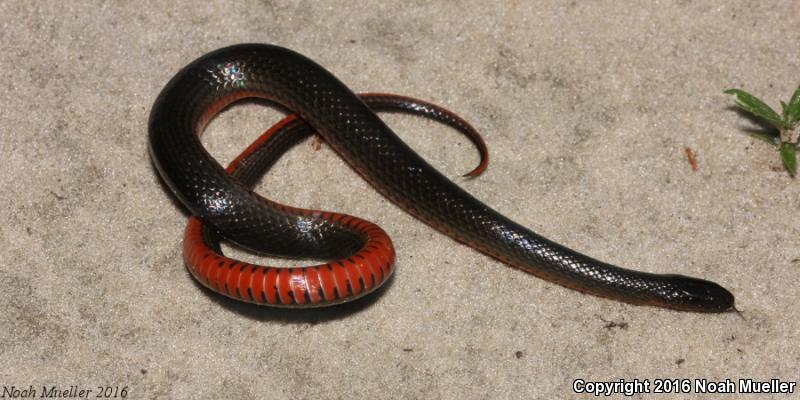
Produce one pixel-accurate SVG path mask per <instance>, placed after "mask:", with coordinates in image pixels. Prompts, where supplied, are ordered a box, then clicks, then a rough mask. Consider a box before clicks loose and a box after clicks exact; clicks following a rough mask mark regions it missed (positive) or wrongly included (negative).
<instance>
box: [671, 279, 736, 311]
mask: <svg viewBox="0 0 800 400" xmlns="http://www.w3.org/2000/svg"><path fill="white" fill-rule="evenodd" d="M669 283H670V286H669V289H668V290H667V291H666V293H665V300H666V301H667V303H669V305H670V307H671V308H674V309H676V310H681V311H693V312H725V311H730V310H732V309H733V305H734V298H733V294H731V292H729V291H728V290H727V289H725V288H723V287H722V286H720V285H717V284H716V283H714V282H710V281H707V280H704V279H697V278H691V277H688V276H683V275H671V276H670V277H669Z"/></svg>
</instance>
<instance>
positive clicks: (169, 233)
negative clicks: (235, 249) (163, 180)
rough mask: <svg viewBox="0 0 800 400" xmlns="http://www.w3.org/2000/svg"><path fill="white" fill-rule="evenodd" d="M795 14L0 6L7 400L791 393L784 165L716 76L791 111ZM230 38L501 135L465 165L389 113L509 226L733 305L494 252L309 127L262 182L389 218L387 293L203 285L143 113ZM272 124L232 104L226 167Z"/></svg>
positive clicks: (799, 269) (756, 10)
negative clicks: (614, 387)
mask: <svg viewBox="0 0 800 400" xmlns="http://www.w3.org/2000/svg"><path fill="white" fill-rule="evenodd" d="M495 3H496V4H495ZM799 23H800V8H798V7H795V6H790V5H789V3H787V2H761V3H759V4H758V5H757V6H756V5H752V3H750V2H745V1H724V2H722V1H720V2H687V1H681V2H677V1H676V2H649V3H641V2H611V1H609V2H588V1H587V2H571V3H565V2H559V1H555V2H477V1H476V2H466V1H465V2H461V1H443V2H434V3H429V2H424V1H413V2H392V3H391V4H390V3H389V2H371V3H362V2H359V3H358V4H355V2H346V1H338V2H310V1H299V2H294V3H280V2H271V1H261V2H223V1H218V2H186V1H176V2H166V4H164V2H150V3H140V2H116V3H102V2H88V1H87V2H56V1H52V2H28V1H3V2H0V24H2V30H0V71H2V73H0V86H1V87H3V88H4V90H2V91H0V104H2V107H0V154H2V157H1V158H0V168H2V171H3V173H2V174H0V203H1V204H3V207H0V220H2V221H3V223H2V225H0V241H2V250H0V282H1V283H0V288H2V290H0V315H2V316H3V317H2V319H3V321H4V322H3V329H0V355H1V356H2V360H3V361H2V364H0V365H2V366H1V367H0V382H1V384H2V385H3V387H2V388H0V389H3V390H6V389H8V390H12V386H13V388H14V390H27V389H28V388H29V387H32V388H33V390H35V391H36V392H37V393H36V395H37V396H41V394H42V391H43V390H49V388H51V387H53V386H55V387H56V388H57V389H58V390H67V391H68V392H69V391H70V390H72V389H71V386H74V387H75V391H74V392H69V393H74V394H75V396H78V394H79V391H80V390H92V392H91V396H92V397H93V396H94V395H96V394H97V391H98V390H99V389H103V388H106V387H110V388H112V389H114V388H116V389H117V390H118V392H117V393H120V392H119V391H121V390H122V389H123V388H127V390H126V395H127V397H128V398H136V399H139V398H142V399H188V398H191V399H218V398H237V399H262V398H264V399H289V398H291V399H348V398H379V399H380V398H396V399H420V398H425V399H487V398H497V399H538V398H543V399H544V398H593V397H594V396H592V395H586V394H576V393H574V392H573V383H574V382H575V381H576V380H578V379H582V380H585V381H619V380H620V379H624V380H626V381H633V380H634V379H638V380H640V381H643V382H644V381H646V382H648V383H650V385H651V386H650V390H651V391H653V390H654V385H655V383H656V379H658V378H669V379H672V378H684V379H688V380H689V382H690V383H692V385H694V383H696V381H695V380H699V379H707V380H713V381H723V380H725V379H731V380H732V381H734V382H736V384H737V385H738V379H740V378H752V379H758V380H768V379H770V378H778V379H782V380H783V381H786V382H795V381H797V379H798V372H797V371H798V369H797V366H798V364H799V363H800V352H798V347H797V345H796V344H797V343H798V342H800V337H798V336H799V335H798V332H800V304H799V302H798V296H797V294H798V287H800V278H799V277H800V261H798V259H800V250H798V246H797V238H798V237H800V228H798V221H797V218H796V213H797V209H798V206H800V183H798V182H797V181H796V180H793V179H791V178H789V176H788V175H787V173H786V172H785V171H784V170H783V168H782V166H781V164H780V160H779V158H778V156H777V152H776V150H775V149H774V148H773V147H770V146H769V145H767V144H765V143H763V142H760V141H757V140H754V139H753V138H751V137H750V136H748V135H747V133H746V131H747V129H752V128H754V127H757V125H754V124H753V122H752V121H750V120H748V119H747V118H744V117H743V116H742V115H740V114H738V113H736V112H735V111H734V110H733V109H732V107H731V106H732V105H733V101H732V99H731V98H730V96H727V95H725V94H723V93H722V91H723V90H724V89H727V88H730V87H739V88H743V89H746V90H748V91H751V92H753V93H754V94H757V95H758V96H760V97H762V98H764V99H765V100H767V101H768V102H769V103H770V104H771V105H772V106H773V107H778V100H779V99H783V100H788V98H789V96H791V94H792V92H793V91H794V89H795V88H796V87H797V84H798V83H800V79H798V71H800V48H798V46H797V45H796V44H797V43H798V42H800V30H798V29H797V26H798V24H799ZM241 42H261V43H273V44H278V45H282V46H285V47H289V48H292V49H294V50H296V51H299V52H301V53H303V54H305V55H307V56H309V57H311V58H313V59H314V60H316V61H317V62H319V63H320V64H322V65H324V66H325V67H326V68H328V69H329V70H330V71H332V72H333V73H334V74H335V75H337V76H338V77H339V78H340V79H341V80H342V81H344V82H345V83H347V84H348V85H349V86H350V87H351V88H353V89H354V90H356V91H383V92H395V93H402V94H406V95H411V96H416V97H420V98H424V99H428V100H431V101H434V102H437V103H439V104H442V105H444V106H446V107H449V108H451V109H453V110H455V111H457V112H458V113H460V114H461V115H462V116H463V117H464V118H466V119H467V120H469V121H470V122H472V123H473V124H474V125H475V126H476V127H477V128H478V129H479V130H480V131H481V132H482V133H483V134H484V137H485V139H486V141H487V143H488V145H489V147H490V152H491V164H490V166H489V170H488V171H487V172H486V173H485V174H484V175H483V176H481V177H480V178H478V179H475V180H465V179H463V178H460V175H461V174H462V173H464V172H466V171H468V170H469V169H470V168H471V167H472V166H473V165H474V164H475V163H476V162H477V154H476V152H475V151H474V149H473V148H472V147H471V145H470V144H469V142H468V141H467V140H466V139H464V138H463V137H461V136H460V135H458V134H457V133H455V132H453V131H451V130H449V129H447V128H444V127H441V126H439V125H436V124H434V123H430V122H425V121H422V120H420V119H418V118H413V117H406V116H396V115H389V116H386V120H387V121H388V123H389V124H390V126H391V127H392V128H394V129H395V130H396V131H397V133H398V134H399V135H401V137H403V138H404V139H405V140H407V141H408V142H409V144H410V145H411V146H412V147H413V148H414V149H416V150H418V151H419V152H420V153H421V154H422V155H423V156H424V157H425V158H426V159H428V160H429V161H430V162H431V163H432V164H433V165H434V166H436V167H437V168H439V169H440V170H441V171H442V172H443V173H444V174H446V175H447V176H449V177H452V178H453V179H454V180H455V181H456V182H457V183H459V184H460V185H462V186H463V187H464V188H465V189H467V190H468V191H470V192H471V193H473V194H474V195H475V196H477V197H478V198H480V199H482V200H483V201H485V202H486V203H488V204H490V205H492V206H493V207H495V208H496V209H497V210H499V211H500V212H502V213H504V214H506V215H508V216H509V217H511V218H513V219H515V220H516V221H518V222H520V223H522V224H524V225H526V226H528V227H530V228H532V229H533V230H535V231H537V232H539V233H541V234H543V235H545V236H547V237H549V238H551V239H553V240H556V241H558V242H561V243H563V244H566V245H568V246H570V247H572V248H575V249H577V250H580V251H582V252H585V253H587V254H589V255H591V256H593V257H596V258H599V259H602V260H605V261H609V262H613V263H615V264H619V265H623V266H625V267H629V268H635V269H641V270H646V271H651V272H659V273H680V274H685V275H692V276H699V277H704V278H706V279H710V280H713V281H716V282H719V283H720V284H722V285H724V286H725V287H727V288H729V289H730V290H731V291H732V292H733V293H734V294H735V295H736V298H737V307H738V308H739V309H740V310H741V312H742V316H743V317H744V318H740V317H739V316H738V315H736V314H723V315H708V314H692V313H681V312H674V311H669V310H662V309H656V308H651V307H637V306H632V305H627V304H622V303H618V302H614V301H610V300H606V299H601V298H596V297H591V296H587V295H582V294H579V293H577V292H574V291H571V290H568V289H564V288H562V287H560V286H557V285H554V284H552V283H549V282H545V281H542V280H539V279H537V278H535V277H533V276H531V275H528V274H525V273H524V272H521V271H518V270H514V269H512V268H509V267H507V266H505V265H503V264H501V263H499V262H498V261H495V260H493V259H490V258H489V257H486V256H484V255H482V254H480V253H477V252H476V251H474V250H472V249H469V248H467V247H464V246H462V245H459V244H457V243H456V242H454V241H452V240H451V239H448V238H447V237H445V236H443V235H441V234H439V233H438V232H437V231H435V230H433V229H431V228H429V227H427V226H425V225H423V224H421V223H420V222H418V221H417V220H415V219H413V218H412V217H410V216H409V215H407V214H406V213H404V212H403V211H402V210H400V209H398V208H397V207H395V206H394V205H392V204H391V203H389V202H388V201H387V200H385V199H384V198H382V197H381V196H380V195H378V194H377V193H376V192H375V191H374V190H373V189H372V188H371V187H370V186H369V185H368V184H367V183H365V182H364V181H363V180H361V179H360V178H359V177H358V175H356V174H355V173H354V172H353V171H352V170H350V169H349V168H348V167H347V166H346V165H345V164H344V162H343V161H342V160H341V159H339V158H338V156H337V155H336V154H335V153H334V152H332V151H331V150H330V148H328V147H327V146H324V145H323V147H322V149H321V150H319V151H315V150H314V149H313V148H312V144H311V142H310V141H306V142H304V143H302V144H300V145H299V146H298V147H296V148H294V149H292V150H291V151H290V152H289V153H288V154H287V155H286V156H285V157H284V158H282V160H281V161H280V162H279V163H278V165H277V166H276V167H275V169H274V170H273V171H271V172H270V173H269V175H268V176H267V177H265V178H264V180H263V181H262V182H261V183H260V185H259V187H258V190H259V192H260V193H262V194H264V195H266V196H268V197H270V198H272V199H275V200H279V201H282V202H286V203H288V204H292V205H296V206H301V207H312V208H322V209H327V210H335V211H340V212H346V213H350V214H354V215H358V216H360V217H363V218H366V219H369V220H371V221H374V222H376V223H378V224H380V225H381V226H383V227H384V229H386V230H387V231H388V232H389V234H390V235H391V236H392V237H393V240H394V244H395V246H396V248H397V249H398V261H397V273H396V275H395V277H394V279H393V280H392V282H391V284H390V285H389V287H388V288H386V290H384V291H382V292H380V293H379V294H378V295H376V296H373V297H372V298H370V299H369V300H368V301H365V302H361V303H358V304H356V305H351V306H345V307H342V308H338V309H328V310H323V311H317V312H299V313H296V312H289V311H280V310H278V311H276V310H273V309H267V308H261V307H256V306H250V305H243V304H240V303H236V302H234V301H230V300H227V299H224V298H221V297H220V296H218V295H215V294H213V293H211V292H209V291H207V290H204V289H202V288H201V287H200V286H199V285H198V284H196V283H195V282H194V280H193V279H192V277H191V276H190V275H189V274H188V272H187V271H186V269H185V268H184V266H183V262H182V257H181V241H182V231H183V229H184V222H185V219H186V212H185V211H184V210H183V209H182V208H181V206H180V205H179V204H178V203H176V202H175V201H174V200H173V199H172V197H171V195H170V194H169V193H168V190H167V189H166V188H165V187H164V186H163V185H162V184H160V182H159V179H158V177H157V172H156V171H155V170H154V168H153V167H152V165H151V163H150V160H149V157H148V153H147V129H146V123H147V118H148V115H149V112H150V107H151V106H152V104H153V100H154V99H155V97H156V95H157V94H158V93H159V91H160V89H161V88H162V87H163V85H164V84H165V83H166V82H167V80H169V78H170V77H171V76H172V75H173V74H174V73H175V72H177V70H178V69H180V68H181V67H182V66H183V65H185V64H187V63H188V62H190V61H191V60H193V59H195V58H196V57H198V56H200V55H202V54H204V53H205V52H208V51H210V50H213V49H216V48H219V47H222V46H226V45H230V44H234V43H241ZM280 115H281V114H280V113H279V112H278V111H276V110H274V109H270V108H268V107H263V106H262V105H258V104H244V105H241V106H237V107H233V108H231V109H230V110H229V111H226V112H225V113H223V114H222V115H221V116H219V117H218V118H217V119H216V120H215V121H214V122H213V123H212V124H211V125H210V126H209V129H208V131H207V132H206V133H205V135H204V136H203V141H204V143H205V144H206V145H207V147H208V148H209V150H210V151H211V153H212V154H213V155H214V156H215V157H217V159H219V160H220V161H221V162H223V163H225V162H227V161H229V160H231V159H232V158H233V157H234V156H235V155H236V154H238V152H239V151H240V150H242V149H243V148H244V147H245V146H246V145H247V144H248V143H249V142H250V141H252V140H253V139H255V137H257V136H258V134H259V133H260V132H262V131H263V130H264V129H266V128H267V127H268V126H269V125H270V124H271V123H272V122H275V121H277V119H278V118H279V117H280ZM687 147H688V148H691V149H692V150H693V151H694V152H695V153H696V160H697V165H698V170H697V171H693V170H692V168H691V166H690V163H689V162H688V160H687V157H686V154H685V148H687ZM251 257H252V256H251ZM256 259H258V258H256ZM697 382H699V381H697ZM18 394H19V395H20V396H21V395H23V394H24V393H22V392H18ZM29 394H30V393H29ZM792 396H796V392H795V394H794V395H776V397H775V398H790V397H792ZM616 397H623V396H622V395H616ZM660 397H661V396H656V395H655V394H652V393H651V394H649V395H643V396H641V397H639V398H660ZM672 397H673V398H687V397H688V398H695V397H696V398H714V399H719V398H721V397H720V396H715V395H710V394H707V395H700V394H697V393H695V387H694V386H692V393H691V394H689V395H674V396H672ZM768 397H770V396H760V397H757V398H768ZM731 398H733V397H731ZM754 398H756V397H754Z"/></svg>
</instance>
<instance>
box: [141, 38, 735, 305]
mask: <svg viewBox="0 0 800 400" xmlns="http://www.w3.org/2000/svg"><path fill="white" fill-rule="evenodd" d="M247 97H259V98H265V99H268V100H270V101H274V102H276V103H278V104H280V105H282V106H284V107H286V108H287V109H288V110H290V111H292V112H295V113H297V115H298V116H299V118H300V119H302V121H304V122H305V123H307V124H308V125H309V126H310V127H312V128H313V129H314V130H315V131H317V132H318V133H319V134H320V135H322V136H323V137H324V139H325V141H326V142H327V143H328V144H329V145H330V146H331V147H332V148H333V149H334V150H335V151H336V152H337V153H338V154H339V155H340V156H341V157H342V158H343V159H344V160H346V161H347V162H348V163H349V164H350V166H351V167H352V168H354V169H355V170H356V171H357V172H358V173H359V174H360V175H361V176H363V177H364V178H365V179H366V180H367V181H369V182H370V183H371V184H372V185H373V186H374V187H375V188H376V189H377V190H378V191H380V193H382V194H383V195H384V196H386V197H387V198H389V199H390V200H392V201H393V202H394V203H396V204H397V205H399V206H400V207H402V208H403V209H405V210H406V211H408V212H409V213H411V214H413V215H414V216H416V217H417V218H419V219H421V220H422V221H424V222H426V223H428V224H430V225H431V226H433V227H435V228H436V229H438V230H440V231H442V232H444V233H445V234H447V235H448V236H450V237H452V238H454V239H456V240H458V241H460V242H463V243H466V244H467V245H469V246H471V247H473V248H476V249H478V250H480V251H482V252H484V253H486V254H488V255H491V256H493V257H495V258H497V259H499V260H501V261H503V262H505V263H507V264H510V265H512V266H514V267H517V268H520V269H522V270H524V271H527V272H529V273H532V274H534V275H536V276H538V277H541V278H544V279H547V280H549V281H553V282H556V283H559V284H561V285H564V286H567V287H570V288H573V289H576V290H579V291H582V292H585V293H589V294H593V295H598V296H603V297H608V298H611V299H615V300H620V301H624V302H628V303H634V304H647V305H654V306H661V307H668V308H673V309H678V310H686V311H699V312H721V311H726V310H729V309H731V308H732V307H733V303H734V299H733V295H731V294H730V293H729V292H728V291H727V290H725V289H724V288H722V287H721V286H719V285H717V284H715V283H713V282H709V281H706V280H702V279H697V278H691V277H686V276H681V275H658V274H651V273H644V272H638V271H632V270H627V269H623V268H619V267H615V266H612V265H609V264H607V263H603V262H601V261H598V260H595V259H592V258H590V257H587V256H585V255H582V254H580V253H577V252H575V251H573V250H570V249H568V248H566V247H564V246H562V245H559V244H557V243H555V242H552V241H550V240H548V239H545V238H543V237H541V236H539V235H537V234H536V233H534V232H532V231H530V230H528V229H526V228H525V227H523V226H520V225H519V224H517V223H515V222H513V221H511V220H510V219H508V218H506V217H504V216H502V215H500V214H499V213H497V212H496V211H494V210H493V209H491V208H490V207H488V206H486V205H485V204H483V203H482V202H480V201H478V200H477V199H475V198H474V197H472V196H471V195H470V194H468V193H467V192H465V191H464V190H462V189H461V188H460V187H458V186H456V185H455V184H454V183H452V182H451V181H450V180H448V179H447V178H446V177H444V176H443V175H442V174H441V173H439V172H438V171H437V170H435V169H434V168H433V167H431V166H430V165H429V164H428V163H427V162H425V161H424V160H423V159H422V158H421V157H420V156H419V155H417V154H416V153H415V152H414V151H413V150H412V149H411V148H410V147H408V145H406V144H405V143H404V142H403V141H402V140H401V139H399V138H398V137H397V135H395V134H394V133H393V132H392V131H391V130H390V129H389V128H388V127H387V126H386V124H385V123H384V122H383V121H382V120H381V119H380V118H379V117H378V116H377V115H376V114H375V113H374V112H373V110H372V109H371V108H370V106H368V105H367V104H365V102H364V101H362V100H361V99H360V98H359V97H358V96H357V95H355V94H354V93H353V92H352V91H350V90H349V89H348V88H347V87H346V86H345V85H343V84H342V83H341V82H340V81H339V80H337V79H336V78H335V77H334V76H333V75H331V74H330V73H329V72H328V71H326V70H325V69H324V68H322V67H320V66H319V65H317V64H316V63H314V62H313V61H311V60H309V59H308V58H306V57H304V56H302V55H300V54H297V53H295V52H293V51H291V50H287V49H284V48H280V47H276V46H271V45H260V44H243V45H236V46H231V47H227V48H223V49H219V50H217V51H214V52H211V53H209V54H207V55H205V56H203V57H201V58H199V59H197V60H195V61H194V62H192V63H191V64H189V65H188V66H186V67H185V68H184V69H183V70H181V71H180V72H179V73H178V74H177V75H176V76H175V77H174V78H173V79H172V80H171V81H170V82H169V83H168V84H167V85H166V87H165V88H164V89H163V90H162V92H161V94H160V96H159V97H158V99H157V100H156V103H155V105H154V106H153V109H152V112H151V116H150V124H149V130H150V152H151V156H152V159H153V161H154V163H155V165H156V167H157V168H158V170H159V172H160V174H161V176H162V177H163V178H164V180H165V181H166V182H167V184H168V185H169V186H170V188H172V190H173V191H174V192H175V194H176V196H177V197H178V198H179V199H180V200H181V202H182V203H183V204H184V205H186V207H188V208H189V210H191V212H192V213H193V214H194V215H196V216H198V217H199V218H200V219H201V220H202V221H203V222H204V223H207V224H209V225H210V226H211V227H212V228H213V229H212V230H213V231H214V232H218V233H219V234H220V235H222V236H224V237H225V238H226V239H229V240H231V241H233V242H235V243H237V244H239V245H241V246H243V247H245V248H248V249H251V250H254V251H257V252H260V253H266V254H272V255H279V256H286V257H303V258H319V259H335V260H339V261H336V262H333V263H329V264H323V266H321V267H318V269H317V270H301V269H287V271H286V272H283V271H273V272H268V271H266V270H258V271H257V270H256V269H255V268H254V267H252V266H250V265H247V264H240V265H235V264H234V262H232V261H226V260H221V261H219V263H218V265H222V266H224V268H223V267H219V266H218V267H216V268H217V269H215V270H214V272H213V274H212V273H209V274H206V273H205V272H204V274H206V275H202V276H203V279H205V280H206V281H205V282H204V283H205V284H207V285H209V286H211V287H215V288H216V289H218V290H220V291H222V292H223V293H225V294H227V295H229V296H232V297H236V298H240V299H243V300H247V301H253V302H258V303H266V304H274V305H286V306H292V305H293V306H307V305H320V304H329V303H336V302H340V301H343V300H349V299H350V298H354V297H358V296H357V295H360V294H364V293H366V292H367V290H366V289H367V288H366V286H367V282H366V280H365V279H364V277H366V276H369V275H370V274H373V276H377V275H382V278H385V276H387V275H388V274H389V273H390V272H391V269H390V268H391V267H384V266H382V265H383V263H391V262H392V261H393V257H394V254H393V253H391V255H389V253H388V250H381V251H379V252H378V253H379V254H378V253H374V252H373V253H372V254H371V255H370V254H367V255H366V256H364V255H363V252H365V251H367V252H368V253H369V251H370V250H369V248H370V246H371V245H367V243H368V242H369V240H370V239H369V236H368V235H367V234H366V233H365V232H364V231H363V230H362V229H361V222H353V221H354V220H353V219H352V218H353V217H348V218H344V217H341V216H339V217H337V216H336V215H335V214H331V213H322V212H312V211H309V210H297V209H292V208H290V207H286V206H280V205H276V204H275V203H273V202H270V201H268V200H265V199H263V198H260V197H259V196H257V195H255V194H254V193H253V192H251V191H250V190H249V188H248V187H247V186H246V185H245V184H243V183H242V182H240V181H239V180H237V179H234V178H232V177H231V176H230V175H229V173H228V172H226V171H225V170H224V169H223V168H222V167H221V166H220V165H219V164H218V163H217V162H216V161H215V160H214V159H213V158H212V157H211V156H210V155H209V154H208V152H206V150H205V149H204V148H203V147H202V145H201V144H200V141H199V139H198V136H199V134H200V133H201V132H202V131H203V129H204V127H205V125H206V124H207V122H208V121H209V120H210V119H211V118H212V117H213V116H214V115H215V114H216V113H217V112H219V110H220V109H222V108H223V107H225V106H227V105H228V104H230V103H232V102H234V101H236V100H239V99H242V98H247ZM306 211H307V212H306ZM358 221H360V220H358ZM378 229H379V228H378ZM373 232H374V233H375V232H377V231H373ZM381 232H382V231H381ZM377 235H378V236H381V233H380V232H378V233H377ZM195 239H197V241H199V242H204V241H205V238H203V237H202V235H200V236H196V237H195ZM380 240H383V239H380ZM213 247H214V246H213V245H212V246H211V249H212V250H213ZM389 247H391V244H390V243H389V244H388V247H385V248H389ZM354 254H362V257H365V258H367V257H372V258H373V260H371V261H369V262H364V261H363V260H362V259H360V258H357V257H354V256H353V255H354ZM202 257H207V258H208V257H212V258H213V257H217V256H216V255H201V254H200V253H197V254H194V258H196V259H201V258H202ZM189 258H191V257H190V255H188V254H187V261H189ZM195 261H197V260H195ZM206 263H207V264H208V263H210V262H208V261H206ZM373 264H375V266H373ZM381 268H383V270H382V272H381V273H378V272H375V271H377V270H380V269H381ZM231 271H233V272H231ZM365 271H366V272H365ZM370 271H371V272H370ZM193 273H194V272H193ZM268 273H272V274H274V276H273V277H271V278H269V279H267V274H268ZM321 274H328V275H329V276H328V278H325V279H323V277H321ZM337 274H339V277H337ZM195 276H198V275H197V274H196V273H195ZM212 276H213V280H214V283H213V284H211V283H210V280H211V279H212V278H209V277H212ZM269 285H272V286H273V287H272V289H274V291H273V293H272V294H271V295H270V293H267V290H266V289H264V287H265V286H269ZM356 286H359V287H356ZM223 288H224V290H223ZM254 288H256V289H261V290H262V293H252V292H253V289H254ZM357 289H359V293H355V291H356V290H357ZM243 290H244V291H249V292H250V293H242V291H243ZM268 295H269V296H268ZM348 295H350V296H349V297H348ZM268 297H270V298H269V299H268ZM270 299H271V300H272V301H268V300H270Z"/></svg>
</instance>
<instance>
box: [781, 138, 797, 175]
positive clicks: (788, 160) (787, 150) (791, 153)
mask: <svg viewBox="0 0 800 400" xmlns="http://www.w3.org/2000/svg"><path fill="white" fill-rule="evenodd" d="M780 151H781V159H782V160H783V165H784V166H785V167H786V170H787V171H789V175H791V176H792V178H794V176H795V175H797V151H796V150H795V148H794V144H792V143H788V142H784V143H781V150H780Z"/></svg>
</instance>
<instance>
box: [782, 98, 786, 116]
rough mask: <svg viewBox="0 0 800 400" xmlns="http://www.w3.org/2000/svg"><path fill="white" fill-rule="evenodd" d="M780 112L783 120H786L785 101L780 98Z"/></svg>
mask: <svg viewBox="0 0 800 400" xmlns="http://www.w3.org/2000/svg"><path fill="white" fill-rule="evenodd" d="M781 112H782V113H783V120H784V121H786V103H784V102H783V100H781Z"/></svg>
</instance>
